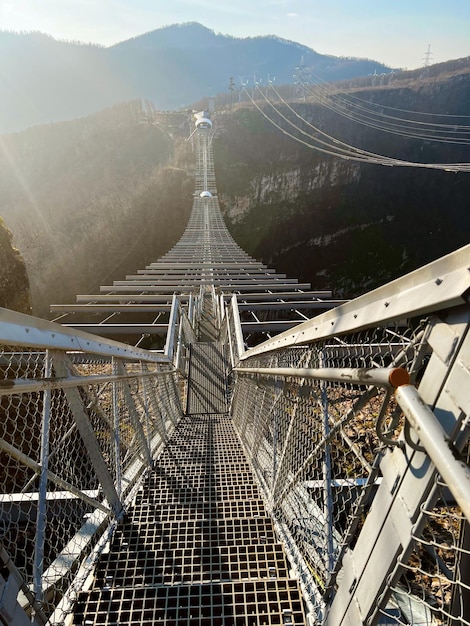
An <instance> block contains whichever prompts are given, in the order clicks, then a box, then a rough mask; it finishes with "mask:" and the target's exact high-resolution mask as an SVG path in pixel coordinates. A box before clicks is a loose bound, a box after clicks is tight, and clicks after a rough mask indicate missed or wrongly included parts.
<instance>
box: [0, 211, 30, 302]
mask: <svg viewBox="0 0 470 626" xmlns="http://www.w3.org/2000/svg"><path fill="white" fill-rule="evenodd" d="M0 268H1V272H0V307H3V308H6V309H13V310H14V311H19V312H20V313H30V312H31V300H30V294H29V281H28V275H27V273H26V266H25V264H24V261H23V259H22V258H21V256H20V253H19V252H18V250H16V249H15V248H14V247H13V245H12V234H11V232H10V231H9V230H8V229H7V228H6V226H5V224H4V223H3V220H2V219H1V218H0Z"/></svg>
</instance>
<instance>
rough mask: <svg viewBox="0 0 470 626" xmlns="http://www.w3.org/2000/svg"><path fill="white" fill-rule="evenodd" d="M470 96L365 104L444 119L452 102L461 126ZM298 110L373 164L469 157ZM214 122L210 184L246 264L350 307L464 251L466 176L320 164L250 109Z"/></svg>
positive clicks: (420, 95)
mask: <svg viewBox="0 0 470 626" xmlns="http://www.w3.org/2000/svg"><path fill="white" fill-rule="evenodd" d="M368 89H369V88H368ZM469 89H470V74H468V73H466V74H464V75H463V76H458V77H455V76H452V77H451V78H450V79H449V80H447V81H446V80H437V79H436V80H434V79H433V81H425V84H424V85H423V84H422V83H420V82H419V81H418V82H417V84H416V85H415V86H414V88H413V89H412V88H411V87H410V86H406V88H405V87H403V86H399V85H397V86H396V87H394V88H393V89H383V88H381V90H380V91H381V93H378V92H376V91H373V90H372V92H373V98H375V99H376V100H378V99H379V100H380V101H381V102H382V103H383V104H384V105H385V106H391V107H400V106H402V107H403V108H415V109H418V108H419V109H420V110H424V109H423V107H424V105H425V103H426V101H427V103H428V107H429V106H430V104H433V103H434V98H435V99H436V102H437V104H438V105H439V106H440V107H441V106H442V107H444V105H445V103H447V105H446V107H445V108H444V109H440V110H444V111H445V112H451V111H452V109H450V108H449V106H448V105H449V103H451V102H452V103H453V107H454V110H457V111H458V112H459V114H460V115H462V114H464V112H466V113H465V114H466V115H469V114H470V109H469V105H468V103H469V102H470V99H469V98H467V96H468V93H469ZM413 93H414V100H413ZM363 97H365V98H367V97H369V99H370V98H371V97H372V96H371V95H370V94H369V96H366V95H364V96H363ZM404 99H405V100H404ZM404 101H406V104H407V106H406V107H404V105H403V104H401V103H402V102H404ZM434 104H435V103H434ZM436 106H437V105H436ZM266 110H267V111H269V109H266ZM296 110H297V111H298V112H299V113H300V114H301V115H302V117H304V118H306V119H308V120H310V121H312V122H314V123H315V124H316V125H322V127H323V128H324V129H325V130H326V131H327V132H329V133H330V134H331V135H334V136H335V137H339V138H340V139H341V140H343V141H345V142H347V143H350V144H352V145H356V146H358V147H361V148H363V149H368V150H371V151H373V152H376V153H379V154H386V155H389V156H393V157H396V158H401V159H406V160H411V161H421V162H465V161H468V160H469V159H468V154H467V149H468V147H467V146H459V145H451V144H450V145H449V144H441V145H439V144H433V143H431V142H428V141H425V142H423V141H420V142H418V141H416V140H413V139H411V138H407V137H400V136H397V135H392V134H385V133H379V132H378V131H377V130H375V129H371V128H366V127H364V126H359V125H358V124H354V123H351V122H350V121H349V120H346V119H342V118H340V117H339V116H336V117H335V116H334V114H332V113H331V112H328V111H326V110H325V109H324V108H320V107H318V106H317V105H314V104H309V103H297V105H296ZM436 110H439V109H436ZM220 122H221V127H222V129H223V130H222V131H221V133H220V137H219V138H218V139H217V140H216V143H215V155H216V174H217V180H218V189H219V194H220V200H221V204H222V207H223V210H224V212H225V215H226V218H227V221H228V223H229V228H230V229H231V231H232V234H233V235H234V237H235V238H236V240H237V241H238V242H239V243H240V245H242V246H243V247H244V248H245V249H246V250H247V251H248V252H249V253H250V254H252V255H253V256H255V257H257V258H262V259H263V260H264V261H265V262H266V263H268V264H270V265H272V266H275V267H276V268H277V269H278V270H283V271H286V272H287V273H288V274H289V275H291V276H294V277H298V278H301V279H303V280H308V281H310V282H311V283H312V285H314V286H315V287H316V288H330V289H333V290H334V292H335V293H336V294H337V295H340V296H345V297H352V296H355V295H359V294H360V293H363V292H364V291H367V290H369V289H371V288H374V287H376V286H378V285H380V284H383V283H385V282H387V281H389V280H392V279H393V278H396V277H397V276H400V275H402V274H404V273H406V272H408V271H411V270H413V269H415V268H416V267H419V266H421V265H423V264H425V263H427V262H430V261H432V260H434V259H436V258H438V257H439V256H442V255H444V254H447V253H449V252H451V251H453V250H455V249H457V248H459V247H461V246H463V245H465V244H466V243H468V241H469V238H470V211H469V210H468V198H469V197H470V174H468V173H457V174H455V173H449V172H443V171H434V170H424V169H416V168H409V167H407V168H404V167H383V166H381V165H373V164H363V163H356V162H353V161H344V160H341V159H337V158H333V157H329V156H327V155H322V154H320V153H318V152H314V151H313V150H309V149H308V148H306V147H304V146H302V145H300V144H299V143H297V142H295V141H293V140H292V139H289V138H288V137H286V136H284V135H282V134H281V133H279V131H278V130H276V128H274V127H273V126H271V125H270V124H269V123H268V122H267V121H266V120H265V119H263V117H262V116H261V115H260V113H259V112H258V111H256V110H254V109H248V108H244V109H240V110H236V111H234V112H233V113H232V114H230V115H227V116H226V117H223V118H222V119H221V120H220Z"/></svg>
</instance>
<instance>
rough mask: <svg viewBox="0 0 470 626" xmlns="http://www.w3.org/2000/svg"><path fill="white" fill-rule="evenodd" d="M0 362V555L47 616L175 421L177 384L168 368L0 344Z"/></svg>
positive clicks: (178, 408)
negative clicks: (20, 387)
mask: <svg viewBox="0 0 470 626" xmlns="http://www.w3.org/2000/svg"><path fill="white" fill-rule="evenodd" d="M73 360H75V361H76V363H75V364H73ZM0 363H1V367H0V372H1V378H2V380H1V381H0V413H1V415H0V463H1V466H2V472H1V478H0V541H1V544H2V546H3V548H4V551H5V552H4V553H2V554H4V555H5V556H4V559H9V560H8V564H9V565H10V567H11V564H14V567H15V568H16V570H18V571H19V573H20V575H21V577H22V578H23V581H24V583H25V584H26V586H27V588H28V589H30V590H31V591H32V592H33V594H34V596H35V598H36V600H37V603H36V605H35V607H36V610H40V611H42V612H43V613H44V615H45V616H50V615H52V614H53V613H54V611H56V610H57V607H60V605H61V601H62V599H63V597H64V594H66V593H69V591H68V590H69V587H70V584H71V582H72V580H73V578H74V577H75V575H76V574H77V571H78V569H79V567H80V565H81V563H82V561H83V559H84V558H85V557H86V556H87V555H89V554H90V553H91V552H92V551H93V549H94V547H95V545H96V543H97V542H98V540H99V539H100V537H101V535H102V532H103V529H105V528H106V526H109V524H111V522H112V520H113V519H114V518H115V517H116V515H118V514H119V510H120V508H121V507H122V506H123V505H124V504H125V502H126V501H127V500H128V499H129V498H130V497H132V493H133V489H134V488H135V485H136V483H137V481H138V479H139V477H140V476H141V475H142V473H143V472H144V471H145V469H146V468H147V467H148V466H149V461H151V458H152V456H153V455H154V454H155V452H156V450H157V449H158V448H159V447H160V446H162V445H163V443H164V441H165V440H166V438H167V437H168V436H169V434H170V433H171V432H172V429H173V428H174V426H175V424H176V423H177V422H178V421H179V419H180V418H181V398H180V395H179V384H178V379H177V376H176V374H175V373H174V372H173V371H172V370H171V369H170V366H169V364H162V365H158V366H155V365H151V366H147V365H145V364H140V363H135V362H130V363H124V362H121V361H118V360H114V361H113V360H112V359H110V358H106V357H102V358H98V357H96V356H87V355H85V354H78V353H77V354H75V355H71V356H70V357H67V356H65V355H64V354H63V353H58V352H54V351H51V352H41V351H26V350H21V351H19V350H15V349H14V347H8V346H4V347H3V349H2V351H1V353H0ZM150 368H152V369H150ZM51 374H53V375H54V376H53V378H51ZM113 376H114V379H113ZM57 377H59V378H58V379H57ZM93 377H96V378H97V379H99V380H97V382H96V383H95V382H94V381H93ZM116 377H117V378H116ZM71 379H75V381H73V380H72V381H71ZM80 379H85V381H84V383H83V384H80ZM51 381H52V382H53V383H54V384H52V388H51V384H50V383H51ZM61 381H64V382H63V384H61ZM67 381H68V384H67ZM77 381H78V382H77ZM24 383H28V384H29V385H30V388H32V390H29V391H28V392H24V393H21V392H20V391H17V389H12V387H13V386H14V385H21V384H24ZM85 435H86V436H85ZM90 442H91V444H93V445H90ZM103 475H105V477H106V476H108V478H107V479H106V480H105V481H104V483H103ZM113 492H114V494H115V496H116V501H114V502H113V501H112V500H113ZM2 571H3V573H4V574H3V575H4V577H5V576H8V575H9V574H8V567H6V568H4V570H2ZM25 588H26V587H25ZM21 603H22V604H23V605H24V607H25V609H26V610H27V611H28V612H29V611H31V607H30V606H29V601H28V599H27V598H26V597H25V598H23V600H22V601H21ZM59 613H60V609H59ZM55 617H56V619H59V618H58V614H57V612H56V613H55ZM59 622H60V619H59Z"/></svg>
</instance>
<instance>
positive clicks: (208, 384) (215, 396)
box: [186, 342, 227, 415]
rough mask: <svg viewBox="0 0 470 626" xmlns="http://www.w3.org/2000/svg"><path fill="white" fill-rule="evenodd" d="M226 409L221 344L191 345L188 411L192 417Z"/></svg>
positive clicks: (223, 361)
mask: <svg viewBox="0 0 470 626" xmlns="http://www.w3.org/2000/svg"><path fill="white" fill-rule="evenodd" d="M226 410H227V398H226V386H225V359H224V352H223V349H222V346H221V344H218V343H215V342H213V343H193V344H191V356H190V365H189V382H188V405H187V410H186V412H187V413H188V414H189V415H192V414H207V413H224V412H225V411H226Z"/></svg>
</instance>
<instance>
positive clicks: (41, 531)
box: [33, 350, 52, 602]
mask: <svg viewBox="0 0 470 626" xmlns="http://www.w3.org/2000/svg"><path fill="white" fill-rule="evenodd" d="M51 371H52V361H51V356H50V352H49V350H47V351H46V358H45V362H44V377H45V378H50V377H51ZM50 414H51V391H50V390H49V389H46V391H44V394H43V406H42V428H41V459H40V463H41V474H40V477H39V499H38V510H37V519H36V540H35V547H34V570H33V580H34V595H35V597H36V600H37V601H38V602H42V601H43V593H42V576H43V573H44V544H45V537H46V525H47V503H46V499H47V472H48V464H49V422H50Z"/></svg>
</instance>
